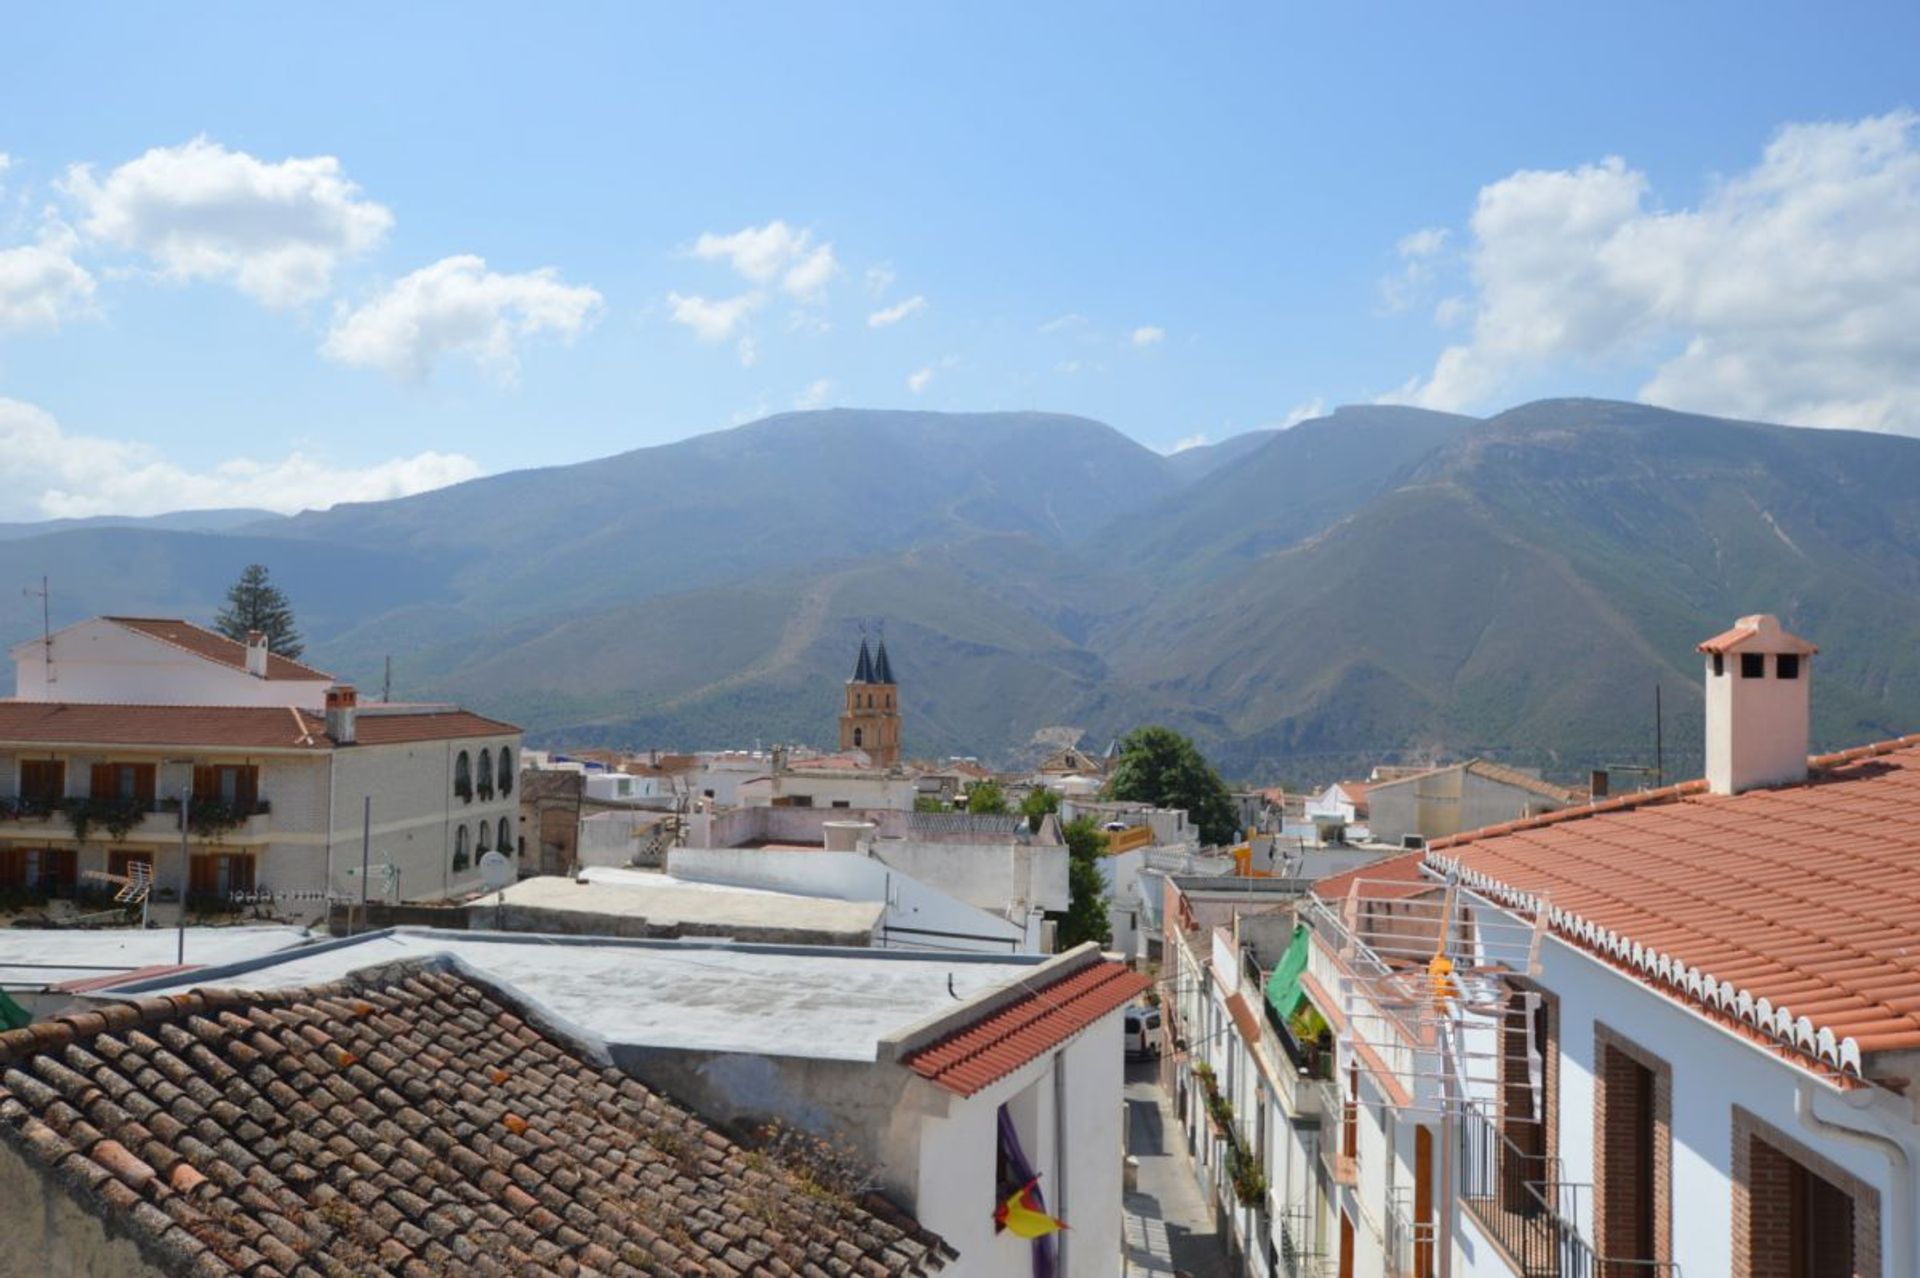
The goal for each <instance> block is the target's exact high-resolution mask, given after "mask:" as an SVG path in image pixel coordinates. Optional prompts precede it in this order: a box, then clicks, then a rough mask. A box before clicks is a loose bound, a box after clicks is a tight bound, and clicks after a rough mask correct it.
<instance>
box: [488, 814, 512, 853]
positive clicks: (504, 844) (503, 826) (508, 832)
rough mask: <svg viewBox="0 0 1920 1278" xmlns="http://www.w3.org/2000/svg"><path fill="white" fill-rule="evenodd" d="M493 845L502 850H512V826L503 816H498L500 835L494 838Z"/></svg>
mask: <svg viewBox="0 0 1920 1278" xmlns="http://www.w3.org/2000/svg"><path fill="white" fill-rule="evenodd" d="M493 846H495V847H496V848H499V849H500V850H501V851H502V852H512V851H513V826H511V825H509V824H508V823H507V819H506V818H505V817H501V818H500V837H499V838H497V839H495V840H494V842H493Z"/></svg>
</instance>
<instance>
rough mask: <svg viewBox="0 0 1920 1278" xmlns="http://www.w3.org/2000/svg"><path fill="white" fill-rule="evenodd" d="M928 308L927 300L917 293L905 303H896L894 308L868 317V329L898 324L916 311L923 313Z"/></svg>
mask: <svg viewBox="0 0 1920 1278" xmlns="http://www.w3.org/2000/svg"><path fill="white" fill-rule="evenodd" d="M926 308H927V299H926V298H924V297H922V296H920V295H919V294H918V293H915V294H914V295H913V296H912V297H909V298H908V299H907V300H906V301H904V302H895V303H894V304H893V305H892V306H888V307H885V308H883V309H881V310H877V311H875V312H873V313H872V314H871V315H869V316H867V327H868V328H885V327H886V326H887V325H889V324H898V323H899V322H900V321H901V320H903V319H905V318H906V317H907V316H909V315H912V314H913V313H914V312H915V311H923V310H925V309H926Z"/></svg>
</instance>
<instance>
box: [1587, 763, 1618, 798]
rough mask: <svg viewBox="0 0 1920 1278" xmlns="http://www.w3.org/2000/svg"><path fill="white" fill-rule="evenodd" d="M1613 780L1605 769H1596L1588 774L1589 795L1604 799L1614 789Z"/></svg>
mask: <svg viewBox="0 0 1920 1278" xmlns="http://www.w3.org/2000/svg"><path fill="white" fill-rule="evenodd" d="M1612 782H1613V778H1612V777H1610V776H1609V775H1608V774H1607V770H1606V769H1605V768H1595V769H1594V770H1593V771H1592V772H1590V773H1588V774H1587V793H1588V794H1589V795H1591V796H1592V797H1594V798H1596V799H1604V798H1606V797H1607V792H1608V791H1609V790H1610V789H1611V788H1612Z"/></svg>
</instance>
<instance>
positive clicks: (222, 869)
mask: <svg viewBox="0 0 1920 1278" xmlns="http://www.w3.org/2000/svg"><path fill="white" fill-rule="evenodd" d="M251 891H253V858H252V857H251V856H245V855H235V854H228V853H222V854H217V855H214V856H196V857H194V858H193V859H192V861H191V863H190V865H189V868H188V871H187V894H188V895H189V896H205V897H214V898H216V899H219V900H226V899H228V898H230V897H231V896H232V895H233V894H234V893H235V892H251Z"/></svg>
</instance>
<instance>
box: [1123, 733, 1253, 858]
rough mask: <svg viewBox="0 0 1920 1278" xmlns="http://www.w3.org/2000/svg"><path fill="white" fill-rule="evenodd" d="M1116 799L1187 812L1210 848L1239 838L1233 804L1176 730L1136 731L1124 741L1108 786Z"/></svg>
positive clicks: (1212, 771) (1219, 781) (1217, 774)
mask: <svg viewBox="0 0 1920 1278" xmlns="http://www.w3.org/2000/svg"><path fill="white" fill-rule="evenodd" d="M1107 784H1108V788H1109V789H1110V790H1111V791H1112V794H1113V797H1114V798H1116V799H1126V800H1129V801H1131V802H1134V803H1151V804H1152V805H1153V806H1154V807H1156V808H1184V809H1186V813H1187V819H1188V820H1190V821H1192V822H1193V824H1194V825H1195V826H1196V827H1198V829H1199V831H1200V837H1201V838H1202V839H1203V840H1205V841H1206V842H1208V843H1213V844H1224V843H1231V842H1233V840H1234V838H1235V837H1236V836H1237V835H1238V833H1239V829H1238V823H1237V822H1236V821H1235V819H1234V811H1233V799H1232V797H1231V796H1230V795H1228V793H1227V787H1226V785H1225V783H1224V782H1222V781H1221V780H1220V774H1219V773H1218V772H1215V771H1214V770H1213V768H1212V766H1211V765H1209V764H1208V763H1207V761H1206V759H1205V758H1203V757H1202V756H1201V754H1200V751H1199V750H1197V749H1195V748H1194V744H1193V742H1191V741H1189V740H1188V739H1187V738H1185V737H1183V736H1181V735H1180V734H1179V733H1177V732H1175V731H1174V730H1173V729H1171V728H1160V727H1153V728H1136V729H1135V730H1134V731H1132V732H1131V733H1128V734H1127V736H1126V737H1125V738H1124V739H1123V740H1122V741H1121V742H1120V762H1119V763H1118V764H1117V765H1115V767H1114V770H1113V778H1112V780H1111V781H1109V782H1108V783H1107Z"/></svg>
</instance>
